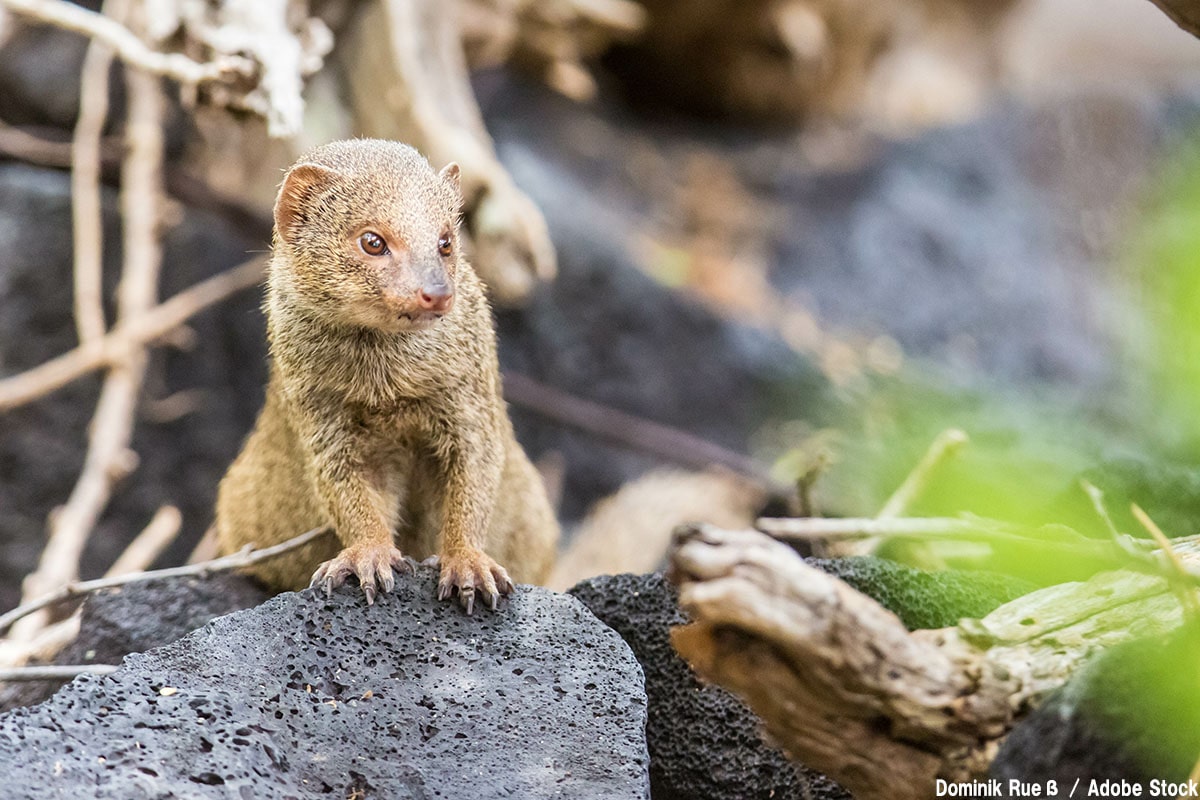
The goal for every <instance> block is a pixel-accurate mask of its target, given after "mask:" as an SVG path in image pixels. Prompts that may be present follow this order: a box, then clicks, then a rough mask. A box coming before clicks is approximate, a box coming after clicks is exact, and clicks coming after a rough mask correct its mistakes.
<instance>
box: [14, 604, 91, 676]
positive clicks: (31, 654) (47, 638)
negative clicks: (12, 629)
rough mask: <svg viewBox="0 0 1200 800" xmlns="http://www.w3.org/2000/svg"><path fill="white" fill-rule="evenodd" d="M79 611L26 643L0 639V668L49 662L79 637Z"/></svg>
mask: <svg viewBox="0 0 1200 800" xmlns="http://www.w3.org/2000/svg"><path fill="white" fill-rule="evenodd" d="M80 616H81V615H80V610H79V609H75V612H74V613H73V614H71V616H69V617H67V618H66V619H63V620H59V621H58V622H55V623H54V624H52V625H47V626H46V627H45V628H42V629H41V630H40V631H38V632H37V634H36V635H35V636H34V637H33V639H31V640H30V641H28V642H13V641H10V640H8V639H0V667H23V666H25V665H26V664H27V663H29V662H30V661H34V660H38V661H49V660H50V659H52V658H54V657H55V656H57V655H58V654H59V653H61V652H62V649H63V648H64V647H66V646H67V645H69V644H70V643H71V642H73V641H75V637H77V636H78V635H79V621H80Z"/></svg>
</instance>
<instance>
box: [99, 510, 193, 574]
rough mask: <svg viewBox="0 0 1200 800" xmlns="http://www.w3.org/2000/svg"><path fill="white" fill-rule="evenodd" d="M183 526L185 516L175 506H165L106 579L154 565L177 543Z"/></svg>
mask: <svg viewBox="0 0 1200 800" xmlns="http://www.w3.org/2000/svg"><path fill="white" fill-rule="evenodd" d="M182 525H183V515H182V514H180V513H179V509H178V508H176V507H175V506H163V507H162V508H160V509H159V510H158V511H157V512H156V513H155V514H154V517H153V518H152V519H151V520H150V523H149V524H148V525H146V527H145V529H144V530H143V531H142V532H141V533H139V534H138V535H137V538H135V539H134V540H133V541H132V542H130V543H129V546H128V547H126V548H125V551H124V552H122V553H121V555H120V556H118V557H117V560H116V561H114V562H113V565H112V566H111V567H109V568H108V571H107V572H105V573H104V575H105V577H112V576H115V575H126V574H128V573H130V572H140V571H141V570H144V569H146V568H147V567H149V566H150V565H151V564H153V563H154V559H156V558H158V557H159V556H160V555H162V552H163V551H164V550H166V549H167V547H168V546H170V544H171V542H173V541H175V537H176V536H178V535H179V529H180V527H181V526H182Z"/></svg>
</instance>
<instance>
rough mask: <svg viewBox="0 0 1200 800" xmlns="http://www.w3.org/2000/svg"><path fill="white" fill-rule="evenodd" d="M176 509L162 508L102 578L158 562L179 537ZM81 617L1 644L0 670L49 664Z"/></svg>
mask: <svg viewBox="0 0 1200 800" xmlns="http://www.w3.org/2000/svg"><path fill="white" fill-rule="evenodd" d="M182 521H183V520H182V516H181V515H180V513H179V509H177V508H175V507H174V506H163V507H162V508H160V509H159V510H158V512H157V513H156V514H155V515H154V518H153V519H151V520H150V524H148V525H147V526H146V527H145V529H144V530H143V531H142V532H141V533H139V534H138V535H137V536H136V537H135V538H134V540H133V541H132V542H131V543H130V544H129V546H128V547H126V548H125V551H124V552H122V553H121V555H120V556H118V557H117V560H116V561H114V562H113V565H112V566H111V567H109V568H108V571H107V572H105V573H104V577H106V578H113V577H117V576H120V575H127V574H130V573H136V572H141V571H143V570H145V569H147V568H149V566H150V565H151V564H153V563H154V559H156V558H158V557H159V555H160V554H161V553H162V551H163V550H165V549H166V548H167V546H168V545H170V544H171V542H172V541H174V539H175V537H176V536H178V535H179V527H180V524H181V523H182ZM81 617H82V614H81V613H80V610H79V609H76V610H75V612H74V613H73V614H71V616H69V617H67V618H66V619H63V620H60V621H58V622H55V623H54V624H53V625H49V626H47V627H45V628H42V629H41V630H40V631H38V632H37V634H36V635H34V636H33V638H32V639H30V640H29V641H26V642H13V641H10V640H0V667H19V666H23V665H24V664H26V663H28V662H30V661H34V660H40V661H49V660H50V659H52V658H54V657H55V656H57V655H58V653H59V652H60V651H61V650H62V649H63V648H64V647H66V646H67V645H68V644H70V643H71V642H73V641H75V637H76V636H78V635H79V623H80V619H81Z"/></svg>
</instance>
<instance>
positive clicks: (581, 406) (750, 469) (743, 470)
mask: <svg viewBox="0 0 1200 800" xmlns="http://www.w3.org/2000/svg"><path fill="white" fill-rule="evenodd" d="M504 396H505V398H507V399H508V401H509V402H511V403H512V404H513V405H517V406H521V407H523V408H527V409H529V410H530V411H533V412H535V413H537V414H540V415H541V416H543V417H546V418H548V419H552V420H555V421H556V422H561V423H563V424H565V425H570V426H571V427H574V428H579V429H580V430H583V431H586V432H588V433H590V434H592V435H594V436H597V437H599V438H601V439H607V440H609V441H611V442H615V443H617V444H620V445H624V446H625V447H629V448H631V449H633V450H640V451H641V452H643V453H649V454H650V455H653V456H657V457H659V458H661V459H663V460H665V461H670V462H673V463H676V464H682V465H684V466H687V467H691V468H692V469H707V468H708V467H711V466H712V465H714V464H716V465H719V466H722V467H725V468H726V469H728V470H731V471H732V472H735V473H737V474H739V475H741V476H743V477H745V478H748V479H750V480H751V481H753V482H754V483H755V484H757V485H758V486H761V487H763V488H765V489H766V490H767V491H770V492H773V493H776V494H779V495H788V494H790V492H791V488H790V487H788V486H786V485H784V484H782V483H781V482H779V481H776V480H774V479H773V478H772V477H771V476H770V474H769V473H768V471H767V469H766V468H765V467H764V466H763V465H761V464H759V463H758V462H757V461H755V460H754V459H752V458H750V457H749V456H745V455H742V454H741V453H736V452H734V451H732V450H728V449H726V448H724V447H721V446H720V445H718V444H714V443H712V442H710V441H708V440H706V439H701V438H700V437H699V436H693V435H692V434H690V433H688V432H686V431H681V430H679V429H677V428H672V427H670V426H668V425H662V424H659V423H657V422H651V421H650V420H647V419H643V418H641V417H637V416H634V415H632V414H627V413H625V412H624V411H618V410H616V409H615V408H610V407H608V406H605V405H602V404H600V403H595V402H592V401H591V400H584V399H583V398H580V397H575V396H574V395H571V394H568V393H566V392H564V391H561V390H559V389H555V388H554V387H552V386H547V385H546V384H544V383H540V382H538V381H535V380H534V379H532V378H530V377H528V376H525V375H521V374H519V373H515V372H506V373H505V374H504ZM0 407H2V406H0Z"/></svg>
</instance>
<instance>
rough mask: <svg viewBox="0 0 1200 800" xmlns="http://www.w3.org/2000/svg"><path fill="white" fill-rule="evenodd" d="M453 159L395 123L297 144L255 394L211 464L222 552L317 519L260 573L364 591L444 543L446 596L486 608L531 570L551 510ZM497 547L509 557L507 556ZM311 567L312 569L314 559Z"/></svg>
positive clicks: (546, 558)
mask: <svg viewBox="0 0 1200 800" xmlns="http://www.w3.org/2000/svg"><path fill="white" fill-rule="evenodd" d="M461 206H462V197H461V191H460V188H459V175H458V167H457V165H455V164H450V165H448V166H447V167H445V168H444V169H443V170H441V172H434V170H433V169H432V168H431V167H430V165H429V163H428V162H427V161H426V160H425V159H424V158H423V157H422V156H421V155H420V154H419V153H417V151H416V150H414V149H412V148H411V147H408V146H406V145H403V144H399V143H396V142H387V141H380V140H370V139H358V140H350V141H341V142H334V143H331V144H328V145H325V146H322V147H319V148H317V149H316V150H313V151H312V152H310V153H308V154H307V155H305V156H304V157H303V158H301V159H300V160H299V161H298V162H297V163H296V164H295V165H294V166H292V168H291V169H290V170H288V172H287V174H286V176H285V177H284V180H283V183H282V185H281V187H280V190H279V195H278V199H277V200H276V203H275V233H274V238H273V244H272V256H271V261H270V266H269V270H268V279H267V298H266V302H265V309H266V313H267V328H268V337H269V340H270V350H271V359H272V363H271V376H270V382H269V384H268V386H267V397H266V402H265V404H264V406H263V409H262V411H261V412H260V414H259V417H258V421H257V422H256V424H255V427H254V430H253V432H252V433H251V434H250V436H249V438H248V439H247V441H246V443H245V445H244V446H243V449H242V452H241V454H240V455H239V456H238V457H237V460H236V461H234V463H233V465H232V466H231V467H230V468H229V471H228V472H227V473H226V475H225V477H224V479H223V480H222V481H221V486H220V490H219V492H218V498H217V514H216V528H217V538H218V542H219V545H220V548H221V550H222V551H223V552H226V553H228V552H233V551H236V550H238V549H239V548H241V547H242V546H244V545H246V544H247V543H254V544H255V545H256V546H260V547H262V546H267V545H271V544H275V543H278V542H282V541H284V540H286V539H289V538H291V537H293V536H295V535H297V534H299V533H302V532H304V531H306V530H310V529H312V528H316V527H320V526H322V525H325V526H329V527H330V528H331V529H332V530H333V531H334V533H335V534H336V539H335V537H325V539H318V540H315V541H314V542H313V543H310V544H309V545H306V546H305V547H303V548H300V549H299V550H297V551H294V552H293V553H290V554H288V555H286V556H281V557H279V558H276V559H274V560H271V561H267V562H264V563H262V564H261V565H259V566H258V567H256V568H254V570H253V573H254V574H255V575H256V576H257V577H258V578H260V579H261V580H263V581H264V582H265V583H267V584H268V585H269V586H271V587H273V588H276V589H280V590H284V589H296V588H301V587H303V586H305V585H308V584H309V583H310V576H311V583H312V584H313V585H321V586H323V587H324V588H325V589H326V590H327V591H328V590H331V589H332V588H333V587H335V586H337V585H339V584H341V583H342V582H344V581H345V580H346V579H347V578H348V577H350V576H351V575H353V576H356V577H357V578H358V581H359V583H360V585H361V587H362V590H363V592H364V593H365V594H366V597H367V602H368V603H370V602H373V600H374V597H375V593H376V592H377V591H385V592H386V591H389V590H390V589H391V588H392V587H393V585H394V578H393V570H394V569H396V568H400V567H403V566H405V563H406V562H405V561H404V560H403V556H402V553H403V555H407V556H414V557H416V558H423V557H425V556H428V555H433V554H436V555H437V556H438V560H439V564H440V569H441V580H440V583H439V587H438V595H439V597H441V598H443V599H444V598H446V597H449V596H450V595H452V594H456V593H457V594H458V595H459V599H460V601H461V602H462V604H463V605H464V607H466V608H467V610H468V611H470V610H471V608H472V607H473V605H474V603H475V599H476V597H478V598H479V599H480V600H481V601H482V602H483V603H484V604H486V605H489V606H491V607H492V608H495V604H496V601H497V599H498V597H499V596H500V595H502V594H506V593H507V592H509V591H511V590H512V581H511V580H510V578H509V573H508V571H506V569H505V566H507V568H508V569H509V570H512V576H513V578H515V579H516V580H518V581H523V582H541V581H542V580H544V579H545V577H546V575H547V574H548V572H549V569H550V567H551V566H552V563H553V560H554V554H555V549H556V544H557V540H558V534H559V530H558V523H557V521H556V520H555V518H554V513H553V511H552V510H551V508H550V504H549V502H548V500H547V498H546V493H545V489H544V487H543V485H542V482H541V478H540V476H539V475H538V473H537V472H536V470H535V469H534V468H533V466H532V465H531V464H530V462H529V459H528V458H527V457H526V455H525V453H524V451H523V450H522V449H521V447H520V445H519V444H518V443H517V441H516V439H515V438H514V436H513V430H512V424H511V422H510V421H509V418H508V412H507V409H506V407H505V405H504V401H503V399H502V397H501V386H500V372H499V365H498V363H497V359H496V335H495V328H494V325H493V321H492V316H491V310H490V308H489V306H488V303H487V299H486V297H485V294H484V290H483V287H482V285H481V283H480V281H479V279H478V277H476V275H475V273H474V271H473V270H472V268H471V266H470V264H468V263H467V261H466V259H465V258H464V257H463V254H462V250H461V248H460V246H459V233H458V218H459V215H460V211H461ZM502 564H503V565H505V566H501V565H502ZM314 570H315V574H314Z"/></svg>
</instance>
